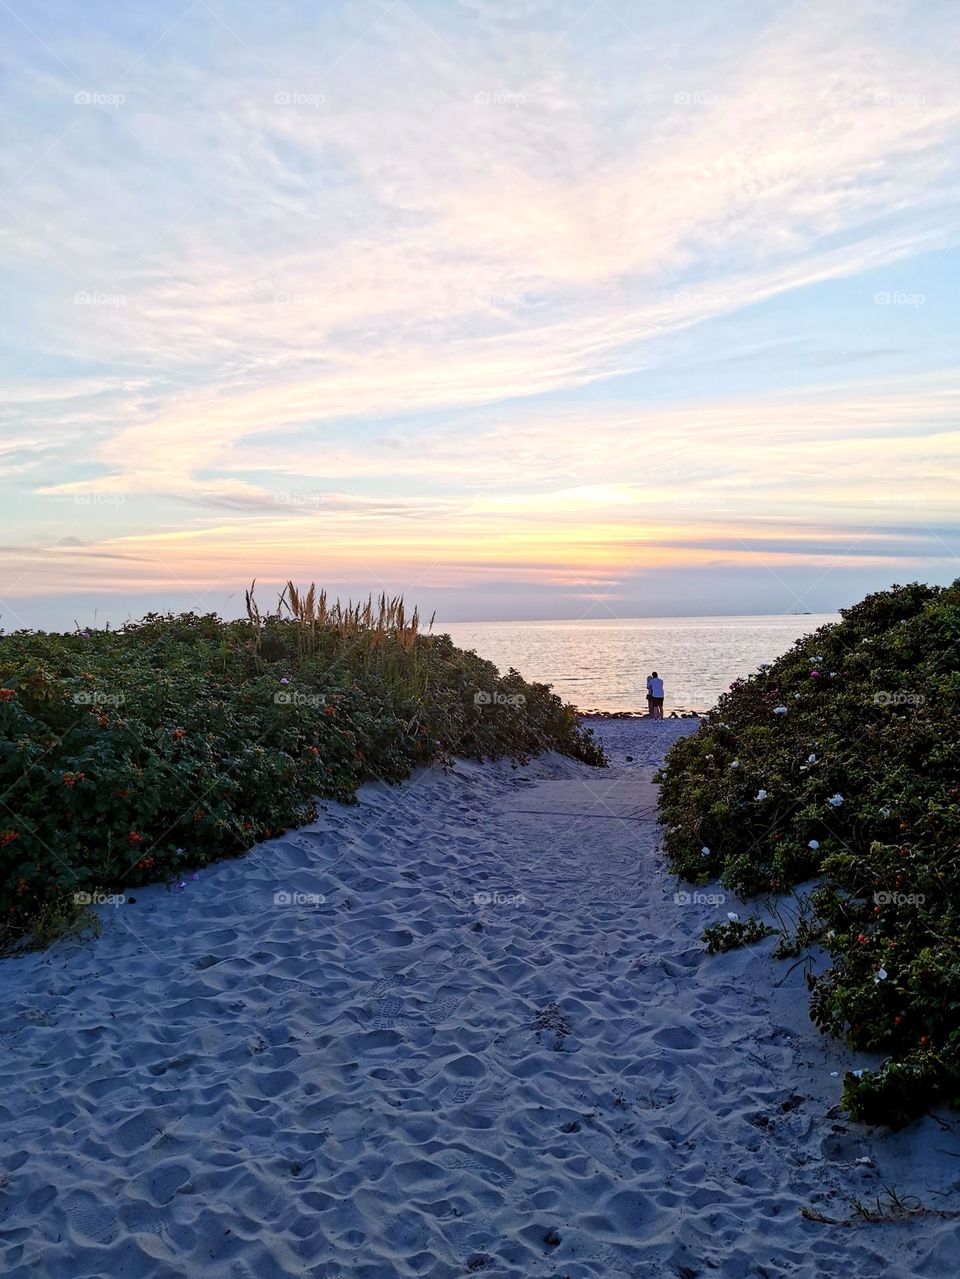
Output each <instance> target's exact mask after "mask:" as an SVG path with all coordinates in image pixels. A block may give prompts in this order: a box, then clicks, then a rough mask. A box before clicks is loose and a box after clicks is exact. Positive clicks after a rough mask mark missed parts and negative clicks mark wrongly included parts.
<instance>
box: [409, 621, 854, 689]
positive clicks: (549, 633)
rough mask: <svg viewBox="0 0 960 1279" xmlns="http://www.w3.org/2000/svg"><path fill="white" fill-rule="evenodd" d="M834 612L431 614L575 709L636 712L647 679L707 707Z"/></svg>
mask: <svg viewBox="0 0 960 1279" xmlns="http://www.w3.org/2000/svg"><path fill="white" fill-rule="evenodd" d="M836 621H839V614H837V613H805V614H802V615H800V614H787V615H778V616H774V617H769V616H768V617H763V616H760V617H636V618H625V619H616V620H614V619H611V620H609V621H573V622H447V623H440V622H437V623H436V624H435V626H434V631H436V632H447V633H449V635H450V636H451V637H452V638H453V642H454V643H455V644H456V645H457V646H458V647H460V648H467V649H476V651H477V653H479V655H480V656H481V657H486V658H489V659H490V661H492V662H494V663H495V664H496V665H497V666H498V667H499V668H500V670H501V671H506V670H507V669H508V668H509V667H511V666H514V667H516V669H517V670H518V671H519V672H520V674H521V675H522V676H523V677H524V678H525V679H528V680H536V681H541V682H543V683H547V684H552V685H553V688H554V691H555V692H556V693H559V694H560V696H561V697H562V698H563V699H564V701H568V702H573V704H574V705H575V706H577V707H579V709H580V710H604V711H628V710H643V711H645V710H646V708H647V704H646V677H647V675H649V674H650V672H651V671H654V670H655V671H657V673H658V674H659V675H660V677H661V678H662V679H663V682H664V686H665V687H664V692H665V697H664V708H665V711H666V713H667V714H669V712H670V710H671V709H675V708H681V707H682V708H684V709H686V710H698V711H705V710H709V709H710V708H711V707H712V706H713V705H714V703H715V702H716V700H717V698H718V697H719V696H720V694H721V693H724V692H726V690H727V689H728V688H729V686H730V684H731V683H732V682H733V680H735V679H737V678H738V677H739V676H741V675H749V674H750V672H751V671H753V670H756V668H757V667H758V666H760V665H761V664H762V663H763V662H769V661H772V660H773V658H775V657H779V656H780V654H781V653H784V652H786V650H787V649H788V648H790V646H791V645H792V644H793V643H794V641H795V640H797V639H799V638H800V636H801V635H806V634H809V633H810V632H811V631H815V630H816V629H817V628H818V627H819V626H824V625H826V624H827V623H828V622H836Z"/></svg>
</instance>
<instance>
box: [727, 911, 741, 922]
mask: <svg viewBox="0 0 960 1279" xmlns="http://www.w3.org/2000/svg"><path fill="white" fill-rule="evenodd" d="M739 918H740V916H739V915H738V914H737V912H736V911H735V910H728V911H727V919H729V920H730V921H731V923H735V922H736V921H737V920H738V919H739Z"/></svg>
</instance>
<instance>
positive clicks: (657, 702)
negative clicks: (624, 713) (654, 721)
mask: <svg viewBox="0 0 960 1279" xmlns="http://www.w3.org/2000/svg"><path fill="white" fill-rule="evenodd" d="M647 701H648V702H649V703H650V706H651V708H656V709H657V710H661V711H662V710H663V698H662V697H648V698H647Z"/></svg>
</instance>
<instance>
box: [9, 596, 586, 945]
mask: <svg viewBox="0 0 960 1279" xmlns="http://www.w3.org/2000/svg"><path fill="white" fill-rule="evenodd" d="M549 749H553V750H557V751H560V752H562V753H564V754H567V755H570V756H573V757H575V758H577V759H580V760H584V761H586V762H588V763H591V764H596V765H602V764H603V763H604V762H605V761H604V757H603V752H602V750H601V749H600V747H599V746H598V745H597V744H596V743H595V742H594V740H593V737H592V734H591V733H590V732H589V730H585V729H583V728H581V726H580V724H579V721H578V719H577V716H576V712H575V711H574V709H573V708H572V707H570V706H566V705H564V704H563V703H562V702H561V700H560V699H559V698H558V697H557V696H555V695H554V694H553V693H551V692H550V690H549V688H548V687H547V686H546V685H544V684H532V683H528V682H527V681H525V680H524V679H522V678H521V676H520V675H519V674H518V673H517V672H516V671H512V670H511V671H508V672H507V673H506V674H504V675H500V674H499V673H498V672H497V669H496V668H495V667H494V666H493V664H492V663H490V662H487V661H484V660H483V659H481V658H479V657H478V656H477V655H476V654H475V653H470V652H464V651H462V650H460V649H457V648H455V647H454V645H453V643H452V642H451V640H450V639H449V637H448V636H445V635H434V634H431V633H430V630H429V626H428V627H427V628H424V627H423V626H422V624H421V620H420V617H419V615H418V613H417V612H416V610H414V611H412V612H408V610H407V609H406V608H405V605H404V602H403V600H402V598H399V597H397V598H389V599H388V598H386V597H381V598H380V599H379V600H378V601H374V600H373V599H368V600H367V601H366V602H363V603H361V604H352V603H348V604H341V603H339V602H338V601H332V602H331V601H328V599H327V596H326V594H325V593H324V592H323V591H318V590H317V589H316V588H315V587H313V586H311V587H309V588H307V589H306V590H302V591H301V590H298V589H297V588H296V587H295V586H294V585H293V584H292V583H288V585H287V587H286V588H285V589H284V591H283V592H282V593H281V595H280V598H279V600H278V602H277V604H276V606H275V607H274V608H272V609H269V610H265V611H262V610H261V608H260V606H259V605H258V603H257V601H256V598H255V592H254V589H253V588H251V590H250V591H248V593H247V617H246V618H245V619H244V620H240V621H223V620H221V619H220V618H219V617H217V616H215V615H213V614H209V615H198V614H194V613H187V614H180V615H159V614H153V615H149V616H147V617H145V618H144V619H143V620H142V621H139V622H135V623H130V624H128V625H126V626H123V627H121V628H120V629H118V630H110V629H106V630H80V629H77V630H76V631H74V632H71V633H66V634H48V633H43V632H36V631H18V632H14V633H11V634H8V635H2V636H0V796H2V800H0V917H2V920H3V923H2V925H0V944H4V945H6V946H8V947H9V946H11V945H17V944H21V943H22V940H23V938H24V935H25V933H29V932H30V930H31V928H33V927H34V925H35V931H36V932H37V933H38V935H39V934H42V935H43V936H46V935H47V932H48V931H49V930H50V928H51V927H52V924H53V921H55V920H56V919H58V918H62V919H63V920H64V921H65V924H64V926H65V927H68V928H72V927H75V926H77V912H76V910H75V909H74V907H75V906H76V905H77V904H78V903H79V904H82V903H83V902H84V901H90V900H93V901H96V900H97V897H98V895H100V894H117V893H129V892H130V890H131V889H134V888H135V887H136V886H138V885H140V884H144V883H149V882H151V881H156V880H168V881H169V882H170V883H171V884H174V885H175V884H176V883H177V882H178V881H180V879H181V877H182V876H183V875H184V874H185V873H188V871H189V870H190V869H192V868H195V867H199V866H201V865H203V864H205V863H207V862H210V861H213V860H216V859H218V858H222V857H229V856H235V855H237V854H239V853H242V852H244V851H245V850H246V849H248V848H250V847H251V845H253V844H254V843H256V842H257V841H258V840H262V839H266V838H269V837H271V836H274V835H278V834H280V833H282V832H283V831H284V830H285V829H286V828H288V827H293V826H298V825H302V824H304V823H306V822H308V821H310V820H311V818H312V817H313V815H314V813H315V798H316V797H320V798H327V799H334V800H340V801H343V802H352V801H353V800H354V799H355V797H356V792H357V787H358V786H359V785H360V784H361V783H362V782H365V781H369V780H374V779H380V780H384V781H388V782H398V781H400V780H402V779H403V778H405V777H408V776H409V775H410V773H411V772H412V771H413V770H414V769H415V768H416V767H418V766H420V765H426V764H433V763H441V764H442V763H445V762H449V761H450V760H451V759H452V758H453V757H454V756H461V757H469V758H475V759H485V758H498V757H503V756H508V757H511V758H513V759H516V760H518V761H521V760H525V759H528V758H530V757H532V756H534V755H537V754H539V753H541V752H543V751H545V750H549Z"/></svg>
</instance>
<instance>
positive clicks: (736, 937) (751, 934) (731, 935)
mask: <svg viewBox="0 0 960 1279" xmlns="http://www.w3.org/2000/svg"><path fill="white" fill-rule="evenodd" d="M776 931H777V930H776V929H775V928H771V927H770V925H769V924H765V923H764V922H763V920H762V919H758V918H757V916H756V915H751V916H750V918H749V919H730V920H728V921H727V922H726V923H725V924H714V925H713V926H712V927H711V928H705V929H704V930H703V936H702V938H701V941H702V942H703V943H704V945H705V947H706V950H707V954H709V955H719V954H722V953H723V952H724V951H728V950H737V949H738V948H739V947H741V946H752V945H753V944H754V942H758V941H763V939H764V937H771V936H772V935H773V934H774V933H775V932H776Z"/></svg>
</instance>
